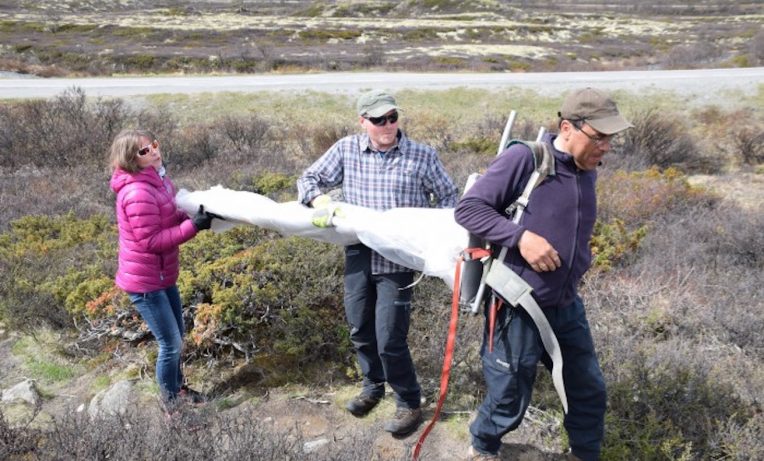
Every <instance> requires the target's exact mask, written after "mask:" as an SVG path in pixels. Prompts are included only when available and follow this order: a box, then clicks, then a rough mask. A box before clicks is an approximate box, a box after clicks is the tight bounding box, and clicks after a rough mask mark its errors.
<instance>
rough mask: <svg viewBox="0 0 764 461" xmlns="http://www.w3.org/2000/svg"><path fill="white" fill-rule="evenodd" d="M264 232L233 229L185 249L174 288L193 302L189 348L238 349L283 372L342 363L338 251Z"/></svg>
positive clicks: (345, 350)
mask: <svg viewBox="0 0 764 461" xmlns="http://www.w3.org/2000/svg"><path fill="white" fill-rule="evenodd" d="M231 232H233V233H234V235H233V236H232V237H233V238H232V237H230V236H228V234H229V233H231ZM265 235H267V234H265V233H264V232H262V231H258V230H257V229H254V228H252V229H250V228H243V229H234V230H232V231H229V232H226V233H223V234H221V235H220V236H219V241H218V243H213V242H211V240H212V239H213V237H206V238H204V237H203V236H202V235H200V236H199V237H200V238H197V239H194V240H192V241H191V242H189V243H187V244H186V245H184V246H183V247H182V248H183V250H182V257H183V260H184V267H185V268H184V270H183V271H182V274H181V278H180V281H179V287H180V289H181V293H182V298H183V299H184V300H187V301H189V302H195V303H196V312H195V318H194V327H193V329H192V330H191V332H190V334H189V337H190V339H191V342H192V343H193V347H195V348H196V349H197V350H199V351H218V352H220V351H222V350H225V349H227V348H229V347H235V348H236V349H238V350H240V351H243V352H244V353H245V354H246V355H247V356H253V357H255V358H256V359H257V360H258V361H260V362H262V363H264V364H272V365H274V366H275V364H278V363H280V364H281V366H282V367H285V369H286V368H289V367H287V366H285V364H289V363H294V364H299V365H301V366H306V365H309V364H313V363H317V362H321V361H326V360H337V359H338V358H339V364H343V363H345V362H347V360H348V359H349V358H348V357H349V347H350V346H349V342H348V341H347V331H346V330H347V327H346V326H345V321H344V313H343V310H342V297H343V289H342V276H341V274H342V257H341V255H340V251H339V248H338V247H337V246H336V245H329V244H320V243H316V242H313V241H309V240H305V239H300V238H288V239H281V238H279V239H274V240H268V239H265V238H264V237H265ZM271 235H272V234H271ZM243 236H248V238H246V239H242V238H241V237H243ZM216 240H218V239H217V238H216Z"/></svg>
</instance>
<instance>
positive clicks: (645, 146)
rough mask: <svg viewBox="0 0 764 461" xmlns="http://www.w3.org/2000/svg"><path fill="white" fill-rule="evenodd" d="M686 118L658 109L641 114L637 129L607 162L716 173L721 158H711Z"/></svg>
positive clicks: (615, 165)
mask: <svg viewBox="0 0 764 461" xmlns="http://www.w3.org/2000/svg"><path fill="white" fill-rule="evenodd" d="M682 120H684V119H683V118H682V117H673V116H670V115H666V114H662V113H660V112H658V111H657V110H655V109H648V110H646V111H643V112H640V113H637V114H636V115H635V116H634V117H632V119H631V121H632V123H633V124H634V128H631V129H629V130H627V131H626V133H625V134H623V141H622V144H621V145H619V146H617V148H616V152H617V154H616V155H611V156H610V157H609V158H608V159H607V163H608V165H609V166H610V167H611V168H622V169H627V170H643V169H645V168H648V167H650V166H657V167H659V168H661V169H665V168H669V167H675V168H678V169H680V170H682V171H684V172H695V173H714V172H716V171H718V170H719V166H720V162H721V159H720V158H719V157H718V156H716V157H711V156H709V155H708V154H707V153H705V152H704V151H703V150H702V149H700V147H699V146H698V145H697V144H696V143H695V142H694V141H693V138H692V137H691V136H690V135H689V133H688V132H687V130H688V127H686V126H684V125H683V124H682Z"/></svg>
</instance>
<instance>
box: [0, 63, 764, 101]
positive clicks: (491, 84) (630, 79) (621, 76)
mask: <svg viewBox="0 0 764 461" xmlns="http://www.w3.org/2000/svg"><path fill="white" fill-rule="evenodd" d="M586 85H591V86H596V87H599V88H607V89H611V90H612V89H621V90H626V91H634V92H636V91H651V90H667V91H672V92H676V93H678V94H681V95H686V96H691V97H694V98H697V99H699V100H700V101H701V102H703V100H707V101H713V100H716V99H719V96H720V94H721V93H726V92H733V93H730V96H732V97H745V96H751V95H756V94H757V93H758V92H759V91H760V90H759V88H760V87H761V85H764V67H753V68H740V69H700V70H671V71H665V70H656V71H618V72H542V73H385V72H359V73H347V72H342V73H316V74H291V75H289V74H283V75H282V74H266V75H246V76H215V77H210V76H193V77H177V76H172V77H117V78H50V79H42V78H21V77H15V76H12V75H9V74H5V75H0V99H16V98H49V97H52V96H55V95H57V94H60V93H61V92H62V91H64V90H65V89H67V88H71V87H74V86H77V87H80V88H82V89H83V90H85V92H86V94H88V95H89V96H114V97H124V96H130V95H148V94H158V93H204V92H218V91H232V92H256V91H305V90H314V91H325V92H335V93H354V92H357V91H359V90H362V89H366V88H376V87H383V88H387V89H389V90H399V89H403V88H409V89H433V90H437V89H446V88H452V87H460V86H465V87H473V88H494V89H497V88H508V87H517V88H524V89H530V90H534V91H537V92H539V93H540V94H545V95H554V94H558V93H559V92H561V91H565V90H568V89H570V88H574V87H580V86H586Z"/></svg>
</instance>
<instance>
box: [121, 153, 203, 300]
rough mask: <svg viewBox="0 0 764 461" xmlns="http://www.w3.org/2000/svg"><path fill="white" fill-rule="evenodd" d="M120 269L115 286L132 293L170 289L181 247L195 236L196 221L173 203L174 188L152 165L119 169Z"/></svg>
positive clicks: (176, 269)
mask: <svg viewBox="0 0 764 461" xmlns="http://www.w3.org/2000/svg"><path fill="white" fill-rule="evenodd" d="M111 189H112V190H113V191H114V192H115V193H116V194H117V224H118V227H119V267H118V269H117V275H116V283H117V286H119V287H120V288H122V289H123V290H125V291H128V292H131V293H148V292H150V291H156V290H161V289H164V288H167V287H170V286H172V285H174V284H175V282H177V280H178V271H179V264H178V253H179V249H178V246H179V245H180V244H181V243H183V242H186V241H188V240H190V239H191V238H193V237H194V236H195V235H196V228H195V227H194V223H193V222H192V221H191V220H190V219H188V216H187V215H186V214H185V213H183V212H182V211H179V210H178V207H177V206H176V205H175V186H173V184H172V182H171V181H170V179H169V178H167V177H165V178H164V179H163V178H162V177H160V176H159V173H157V171H156V170H155V169H154V168H151V167H149V168H145V169H143V170H141V171H139V172H137V173H128V172H126V171H124V170H121V169H117V170H116V171H114V174H113V175H112V177H111Z"/></svg>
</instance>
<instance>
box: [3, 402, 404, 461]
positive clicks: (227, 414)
mask: <svg viewBox="0 0 764 461" xmlns="http://www.w3.org/2000/svg"><path fill="white" fill-rule="evenodd" d="M277 416H279V417H280V416H283V415H277ZM273 420H274V415H273V414H260V413H259V412H258V411H257V410H256V409H252V408H249V407H247V408H245V409H242V410H239V409H235V410H229V411H215V410H214V408H212V407H211V406H209V407H206V408H203V409H194V408H181V409H179V410H178V411H176V412H175V413H174V414H173V417H172V418H171V419H170V420H167V419H165V418H164V416H162V415H159V414H157V413H156V412H154V411H152V406H150V405H149V406H138V407H135V408H132V409H131V410H130V411H129V412H127V413H125V414H123V415H115V416H103V417H99V418H95V419H91V418H90V417H89V416H88V415H87V412H81V413H77V412H75V411H71V412H70V413H67V414H66V415H64V416H62V417H58V418H55V419H54V421H53V422H52V423H50V424H48V425H47V426H46V428H45V429H44V430H40V431H28V430H26V431H25V430H22V431H18V432H19V433H20V434H17V438H18V437H19V436H23V437H26V438H27V440H28V441H25V444H26V445H18V446H19V447H20V448H22V449H23V448H26V446H27V445H31V447H30V448H28V449H27V451H26V453H34V456H35V458H34V459H38V460H40V461H48V460H50V461H53V460H60V459H120V460H122V459H183V460H192V461H193V460H199V461H201V460H210V459H215V460H224V461H225V460H231V461H234V460H237V461H238V460H242V459H246V460H259V459H262V460H266V459H268V460H270V459H274V460H275V459H300V460H306V461H318V460H322V461H323V460H338V461H339V460H348V459H374V458H375V456H376V455H375V452H376V450H377V447H376V446H375V444H374V438H375V436H374V434H376V433H377V432H376V431H375V430H368V431H363V430H361V429H360V428H356V427H349V428H345V427H342V428H341V429H339V430H337V431H336V433H334V434H332V437H331V438H332V440H333V442H332V443H330V444H328V445H325V446H323V447H320V448H319V449H318V450H315V451H311V450H308V449H306V448H305V442H307V441H308V440H307V439H306V438H304V436H303V434H302V433H301V432H300V428H299V427H298V426H287V427H279V426H278V425H276V424H274V423H273ZM331 427H340V426H338V425H335V424H331ZM0 428H2V426H0ZM376 429H377V430H380V429H381V428H376ZM0 430H1V429H0ZM1 440H2V439H0V443H2V441H1ZM0 453H1V452H0ZM21 453H23V452H21ZM4 459H5V458H4ZM19 459H23V458H19ZM386 459H396V458H388V457H386ZM397 459H401V458H397Z"/></svg>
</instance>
